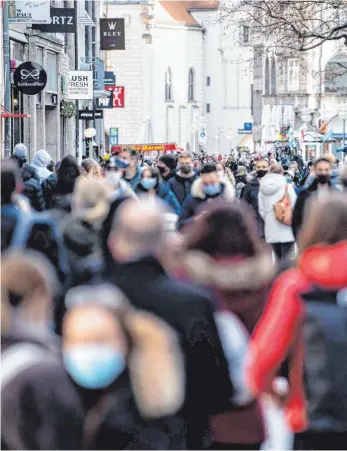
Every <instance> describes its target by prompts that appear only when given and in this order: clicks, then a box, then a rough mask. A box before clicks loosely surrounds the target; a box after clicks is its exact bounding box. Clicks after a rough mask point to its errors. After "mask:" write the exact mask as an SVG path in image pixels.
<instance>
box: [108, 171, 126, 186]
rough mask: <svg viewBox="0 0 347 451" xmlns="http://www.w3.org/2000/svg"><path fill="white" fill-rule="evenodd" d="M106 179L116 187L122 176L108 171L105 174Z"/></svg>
mask: <svg viewBox="0 0 347 451" xmlns="http://www.w3.org/2000/svg"><path fill="white" fill-rule="evenodd" d="M106 178H107V180H108V181H109V182H110V183H111V184H112V185H113V186H114V187H116V186H118V185H119V181H120V179H121V178H122V174H121V173H120V172H114V171H108V172H106Z"/></svg>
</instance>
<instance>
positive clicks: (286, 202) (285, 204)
mask: <svg viewBox="0 0 347 451" xmlns="http://www.w3.org/2000/svg"><path fill="white" fill-rule="evenodd" d="M273 208H274V212H275V217H276V219H277V221H278V222H281V223H282V224H285V225H291V224H292V215H293V209H292V206H291V203H290V199H289V195H288V184H287V183H286V187H285V190H284V196H283V197H282V199H280V200H279V201H278V202H276V203H275V205H274V206H273Z"/></svg>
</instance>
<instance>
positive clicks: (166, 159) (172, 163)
mask: <svg viewBox="0 0 347 451" xmlns="http://www.w3.org/2000/svg"><path fill="white" fill-rule="evenodd" d="M159 161H161V162H162V163H164V164H165V166H167V167H168V168H170V170H171V171H172V170H173V169H175V167H176V166H177V160H176V157H175V156H174V155H173V154H170V153H167V154H165V155H163V156H161V157H160V158H159Z"/></svg>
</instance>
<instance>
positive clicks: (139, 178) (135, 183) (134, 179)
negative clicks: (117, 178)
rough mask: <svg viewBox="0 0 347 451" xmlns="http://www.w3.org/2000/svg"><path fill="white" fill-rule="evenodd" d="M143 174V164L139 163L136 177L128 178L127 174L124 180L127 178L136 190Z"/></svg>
mask: <svg viewBox="0 0 347 451" xmlns="http://www.w3.org/2000/svg"><path fill="white" fill-rule="evenodd" d="M141 174H142V169H141V166H140V165H137V169H136V174H135V175H134V177H133V178H132V179H128V178H126V176H125V177H124V180H126V181H127V182H128V183H129V184H130V185H131V187H132V189H133V190H134V191H135V190H136V188H137V185H138V184H139V182H140V180H141Z"/></svg>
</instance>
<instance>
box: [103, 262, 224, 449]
mask: <svg viewBox="0 0 347 451" xmlns="http://www.w3.org/2000/svg"><path fill="white" fill-rule="evenodd" d="M104 278H105V280H106V281H108V282H110V283H113V284H115V285H116V286H117V287H118V288H120V289H121V290H122V291H123V292H124V293H125V295H126V296H127V297H128V299H129V300H130V302H131V303H132V304H133V305H134V307H136V308H139V309H143V310H146V311H149V312H151V313H154V314H156V315H157V316H158V317H159V318H162V319H163V320H164V321H166V322H167V323H168V324H169V325H171V326H172V327H173V328H174V329H175V330H176V331H177V333H178V336H179V339H180V342H181V345H182V349H183V353H184V356H185V363H186V400H185V405H184V407H183V412H182V413H183V415H184V420H185V424H186V427H187V449H202V448H201V447H202V446H203V438H204V436H205V433H206V431H207V429H208V419H209V417H210V416H211V415H212V414H213V413H216V412H220V411H223V410H224V408H226V407H227V405H228V400H229V399H230V396H231V395H232V386H231V383H230V381H229V374H228V368H227V363H226V360H225V357H224V353H223V350H222V347H221V343H220V340H219V337H218V332H217V329H216V324H215V321H214V317H213V300H212V299H211V298H210V296H209V295H208V294H207V293H206V292H205V291H203V290H201V289H199V288H197V287H195V286H192V285H188V284H184V283H180V282H178V281H176V280H173V279H171V278H170V277H169V276H168V275H167V274H166V273H165V270H164V269H163V267H162V266H161V265H160V263H159V262H158V261H156V260H155V259H154V258H152V257H147V258H143V259H140V260H138V261H136V262H133V263H128V264H115V263H113V264H110V265H109V266H108V267H107V268H106V270H105V273H104Z"/></svg>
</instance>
